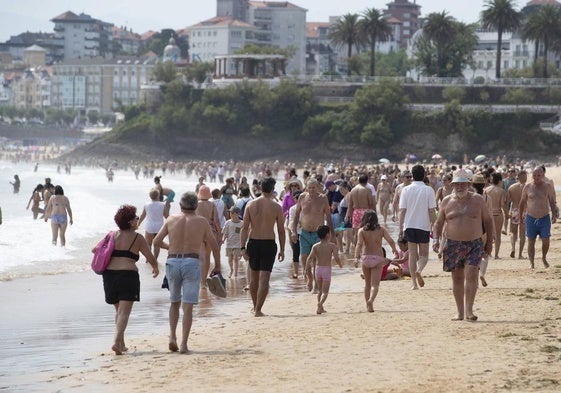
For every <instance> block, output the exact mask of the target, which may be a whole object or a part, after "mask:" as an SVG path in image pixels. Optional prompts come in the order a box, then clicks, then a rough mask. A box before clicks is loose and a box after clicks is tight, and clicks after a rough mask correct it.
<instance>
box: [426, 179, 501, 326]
mask: <svg viewBox="0 0 561 393" xmlns="http://www.w3.org/2000/svg"><path fill="white" fill-rule="evenodd" d="M452 184H453V187H454V192H453V193H452V194H451V195H449V196H447V197H446V198H444V200H443V201H442V204H441V207H440V210H439V213H438V218H437V220H436V222H435V223H434V227H433V235H434V240H433V250H434V252H439V248H440V244H439V239H440V236H441V235H442V230H443V227H444V225H446V235H447V240H446V244H445V246H444V249H443V251H442V253H443V261H444V271H447V272H451V273H452V292H453V293H454V300H455V301H456V308H457V310H458V314H457V315H456V317H454V318H453V319H452V320H453V321H461V320H463V319H464V318H465V319H466V320H467V321H476V320H477V316H476V315H474V314H473V303H474V301H475V294H476V293H477V276H478V267H479V263H480V261H481V258H482V256H483V253H484V252H486V253H488V254H490V253H491V250H492V247H493V218H492V217H491V214H490V213H489V210H488V209H487V206H486V205H485V201H484V199H483V197H482V196H480V195H478V194H476V193H473V192H471V191H468V188H469V177H468V173H467V172H466V171H464V170H462V169H460V170H457V171H456V172H454V177H453V179H452ZM483 227H484V228H485V232H486V233H487V234H488V236H487V240H486V242H485V244H483V240H482V239H481V237H482V236H483ZM499 229H500V228H499Z"/></svg>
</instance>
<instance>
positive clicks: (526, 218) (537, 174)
mask: <svg viewBox="0 0 561 393" xmlns="http://www.w3.org/2000/svg"><path fill="white" fill-rule="evenodd" d="M532 178H533V179H534V181H533V182H532V183H528V184H526V185H525V186H524V188H523V189H522V197H521V198H520V204H519V207H518V210H519V211H520V219H521V222H524V223H526V237H527V238H528V258H529V259H530V269H533V268H534V256H535V253H536V238H537V237H538V235H539V236H540V238H541V239H542V262H543V266H544V267H545V268H548V267H549V262H547V252H548V251H549V238H550V237H551V224H554V223H555V221H556V220H557V218H556V217H555V214H553V215H552V216H550V215H549V209H550V208H551V211H552V212H555V207H556V204H555V191H554V189H553V187H552V186H551V184H550V183H547V182H546V181H545V180H544V179H545V171H544V169H543V168H542V167H541V166H538V167H536V168H535V169H534V172H533V173H532Z"/></svg>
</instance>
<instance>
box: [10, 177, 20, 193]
mask: <svg viewBox="0 0 561 393" xmlns="http://www.w3.org/2000/svg"><path fill="white" fill-rule="evenodd" d="M10 184H11V185H12V186H13V187H14V194H19V188H20V186H21V181H20V180H19V176H18V175H14V182H13V183H12V182H10Z"/></svg>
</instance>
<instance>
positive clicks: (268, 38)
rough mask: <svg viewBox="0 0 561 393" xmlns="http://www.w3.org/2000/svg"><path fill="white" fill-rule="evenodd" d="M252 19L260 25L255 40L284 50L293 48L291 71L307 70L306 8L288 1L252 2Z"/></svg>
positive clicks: (296, 72)
mask: <svg viewBox="0 0 561 393" xmlns="http://www.w3.org/2000/svg"><path fill="white" fill-rule="evenodd" d="M248 4H249V13H248V19H249V20H248V22H249V23H250V24H252V25H254V26H255V27H256V28H257V31H256V32H255V38H254V43H255V44H257V45H263V46H265V45H269V46H272V47H277V48H282V49H289V48H290V49H293V50H294V56H293V57H292V58H291V59H290V61H289V63H288V65H287V70H286V72H287V74H295V75H304V74H305V72H306V13H307V12H308V10H306V9H305V8H302V7H299V6H297V5H294V4H292V3H290V2H288V1H249V2H248Z"/></svg>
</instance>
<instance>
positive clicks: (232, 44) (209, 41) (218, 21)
mask: <svg viewBox="0 0 561 393" xmlns="http://www.w3.org/2000/svg"><path fill="white" fill-rule="evenodd" d="M189 31H190V37H189V45H190V48H189V53H190V55H191V61H200V62H212V61H214V58H215V57H216V56H224V55H232V54H234V53H235V51H237V50H239V49H242V48H243V47H244V45H245V44H246V42H251V41H252V39H253V32H254V31H255V26H253V25H250V24H249V23H246V22H243V21H240V20H237V19H232V18H231V17H226V16H217V17H215V18H212V19H208V20H206V21H203V22H200V23H198V24H196V25H194V26H191V27H190V28H189Z"/></svg>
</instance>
